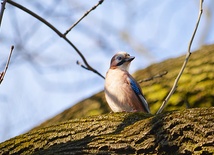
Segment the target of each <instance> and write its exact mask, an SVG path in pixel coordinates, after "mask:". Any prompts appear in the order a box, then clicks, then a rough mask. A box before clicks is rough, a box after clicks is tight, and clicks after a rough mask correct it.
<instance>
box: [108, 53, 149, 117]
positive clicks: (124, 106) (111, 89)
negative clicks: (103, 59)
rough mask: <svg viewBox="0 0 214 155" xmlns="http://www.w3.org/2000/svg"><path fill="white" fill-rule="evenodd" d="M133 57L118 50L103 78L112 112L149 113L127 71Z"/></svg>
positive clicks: (141, 94)
mask: <svg viewBox="0 0 214 155" xmlns="http://www.w3.org/2000/svg"><path fill="white" fill-rule="evenodd" d="M134 58H135V57H133V56H130V55H129V54H128V53H126V52H118V53H117V54H115V55H114V56H113V57H112V59H111V63H110V68H109V70H108V72H107V73H106V79H105V97H106V101H107V102H108V105H109V106H110V108H111V109H112V111H113V112H145V113H150V109H149V106H148V103H147V102H146V99H145V97H144V96H143V93H142V90H141V88H140V86H139V84H138V83H137V82H136V81H135V79H134V78H133V77H132V76H131V75H130V74H129V72H128V70H129V66H130V63H131V61H132V60H133V59H134Z"/></svg>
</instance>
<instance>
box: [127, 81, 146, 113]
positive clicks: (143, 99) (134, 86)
mask: <svg viewBox="0 0 214 155" xmlns="http://www.w3.org/2000/svg"><path fill="white" fill-rule="evenodd" d="M129 81H130V84H131V88H132V90H134V92H135V93H136V95H138V97H139V98H140V100H141V103H142V105H143V107H144V109H145V110H146V112H148V113H150V110H149V106H148V104H147V102H146V99H145V98H144V96H143V94H142V92H141V90H140V88H139V87H138V85H137V83H136V82H135V81H134V79H132V78H129Z"/></svg>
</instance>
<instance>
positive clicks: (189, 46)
mask: <svg viewBox="0 0 214 155" xmlns="http://www.w3.org/2000/svg"><path fill="white" fill-rule="evenodd" d="M202 13H203V0H200V7H199V14H198V20H197V23H196V26H195V29H194V31H193V34H192V37H191V39H190V42H189V45H188V51H187V54H186V58H185V61H184V63H183V66H182V67H181V70H180V72H179V74H178V76H177V78H176V79H175V82H174V84H173V87H172V89H171V91H170V92H169V94H168V95H167V97H166V98H165V100H164V101H163V103H162V105H161V107H160V108H159V110H158V111H157V114H159V113H161V112H162V111H163V109H164V108H165V106H166V104H167V102H168V100H169V99H170V97H171V96H172V94H173V93H174V92H175V90H176V89H177V87H178V81H179V79H180V77H181V75H182V74H183V71H184V69H185V67H186V65H187V63H188V60H189V57H190V55H191V52H190V50H191V46H192V42H193V40H194V37H195V34H196V32H197V29H198V25H199V23H200V19H201V15H202Z"/></svg>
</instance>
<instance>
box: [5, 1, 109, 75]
mask: <svg viewBox="0 0 214 155" xmlns="http://www.w3.org/2000/svg"><path fill="white" fill-rule="evenodd" d="M7 2H8V3H9V4H11V5H13V6H15V7H17V8H19V9H21V10H22V11H24V12H26V13H28V14H30V15H31V16H33V17H35V18H36V19H38V20H39V21H41V22H42V23H44V24H45V25H46V26H48V27H49V28H50V29H52V30H53V31H54V32H55V33H56V34H58V35H59V36H60V37H61V38H63V39H64V40H65V41H66V42H67V43H68V44H70V45H71V46H72V47H73V48H74V50H75V51H76V52H77V53H78V54H79V56H80V57H81V58H82V60H83V62H84V64H85V66H86V68H87V69H88V70H90V71H92V72H94V73H96V74H97V75H99V76H100V77H102V78H103V79H105V78H104V76H103V75H102V74H101V73H99V72H98V71H97V70H95V69H94V68H92V67H91V66H90V65H89V64H88V62H87V60H86V58H85V57H84V56H83V54H82V53H81V52H80V50H79V49H78V48H77V47H76V46H75V45H74V44H73V43H72V42H71V41H70V40H69V39H68V38H67V37H66V36H65V35H64V34H63V33H61V32H60V31H59V30H58V29H57V28H55V27H54V26H53V25H52V24H50V23H49V22H48V21H46V20H45V19H44V18H42V17H40V16H39V15H37V14H36V13H34V12H32V11H31V10H29V9H27V8H26V7H24V6H22V5H20V4H18V3H16V2H14V1H11V0H8V1H7Z"/></svg>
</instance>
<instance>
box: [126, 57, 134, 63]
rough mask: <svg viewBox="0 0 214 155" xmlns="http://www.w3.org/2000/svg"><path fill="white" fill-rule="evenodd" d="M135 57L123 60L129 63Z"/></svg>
mask: <svg viewBox="0 0 214 155" xmlns="http://www.w3.org/2000/svg"><path fill="white" fill-rule="evenodd" d="M134 58H135V57H133V56H129V57H128V58H126V59H125V61H126V62H131V61H132V60H134Z"/></svg>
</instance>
